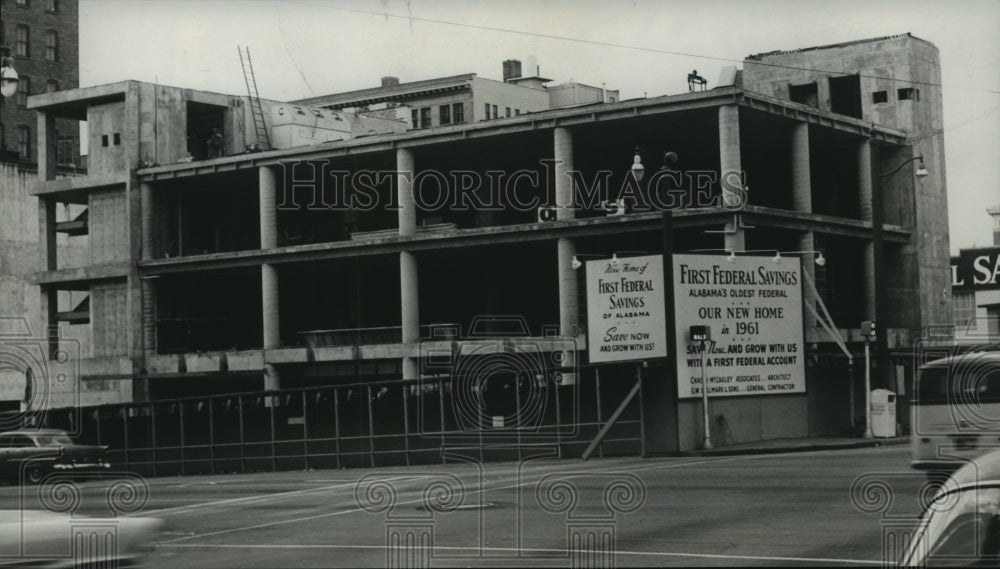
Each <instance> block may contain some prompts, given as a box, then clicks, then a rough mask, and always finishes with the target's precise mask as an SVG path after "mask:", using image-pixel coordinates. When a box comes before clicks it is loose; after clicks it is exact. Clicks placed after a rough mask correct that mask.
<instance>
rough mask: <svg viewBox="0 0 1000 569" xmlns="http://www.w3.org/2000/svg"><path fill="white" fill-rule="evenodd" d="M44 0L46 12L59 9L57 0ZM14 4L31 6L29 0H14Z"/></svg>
mask: <svg viewBox="0 0 1000 569" xmlns="http://www.w3.org/2000/svg"><path fill="white" fill-rule="evenodd" d="M44 1H45V11H46V12H58V11H59V0H44ZM14 4H15V5H17V6H18V7H19V8H28V7H30V6H31V0H15V2H14Z"/></svg>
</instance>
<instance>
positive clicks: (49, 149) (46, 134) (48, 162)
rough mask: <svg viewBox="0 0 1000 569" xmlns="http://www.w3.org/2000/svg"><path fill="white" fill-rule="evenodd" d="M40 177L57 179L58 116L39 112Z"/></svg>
mask: <svg viewBox="0 0 1000 569" xmlns="http://www.w3.org/2000/svg"><path fill="white" fill-rule="evenodd" d="M38 179H39V181H42V182H44V181H47V180H55V179H56V117H55V116H54V115H53V114H52V113H47V112H39V113H38Z"/></svg>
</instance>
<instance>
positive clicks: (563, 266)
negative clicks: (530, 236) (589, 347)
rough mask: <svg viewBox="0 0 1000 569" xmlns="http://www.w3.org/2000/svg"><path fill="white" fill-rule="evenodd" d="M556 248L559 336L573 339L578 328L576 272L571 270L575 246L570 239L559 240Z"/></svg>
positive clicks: (577, 332) (578, 311)
mask: <svg viewBox="0 0 1000 569" xmlns="http://www.w3.org/2000/svg"><path fill="white" fill-rule="evenodd" d="M556 246H557V248H558V263H559V270H558V279H559V335H561V336H573V337H575V336H576V335H577V334H579V328H580V310H579V307H578V306H577V304H578V302H577V299H578V296H577V295H578V291H577V280H576V271H574V270H573V255H576V244H575V243H573V241H572V240H570V239H566V238H560V239H559V241H558V242H557V243H556Z"/></svg>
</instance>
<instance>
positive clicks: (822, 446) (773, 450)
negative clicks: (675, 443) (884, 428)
mask: <svg viewBox="0 0 1000 569" xmlns="http://www.w3.org/2000/svg"><path fill="white" fill-rule="evenodd" d="M909 442H910V439H909V437H895V438H891V439H860V440H858V441H850V442H826V443H824V442H807V443H804V444H795V445H788V446H774V447H750V448H740V449H734V448H726V447H722V448H718V449H712V450H692V451H687V452H682V453H679V454H678V456H736V455H754V454H781V453H788V452H809V451H817V450H838V449H855V448H869V447H881V446H898V445H904V444H908V443H909Z"/></svg>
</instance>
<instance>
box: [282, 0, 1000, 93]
mask: <svg viewBox="0 0 1000 569" xmlns="http://www.w3.org/2000/svg"><path fill="white" fill-rule="evenodd" d="M295 1H297V2H299V3H303V4H309V5H311V6H323V7H326V8H330V9H332V10H338V11H342V12H352V13H355V14H365V15H369V16H381V17H384V18H386V19H388V18H397V19H403V20H408V21H410V23H411V31H412V22H415V21H416V22H425V23H430V24H441V25H446V26H456V27H461V28H469V29H474V30H484V31H492V32H500V33H507V34H517V35H524V36H530V37H536V38H542V39H552V40H559V41H568V42H574V43H582V44H588V45H596V46H602V47H613V48H618V49H630V50H635V51H644V52H648V53H658V54H663V55H675V56H680V57H692V58H698V59H708V60H713V61H724V62H727V63H744V62H746V61H748V60H749V59H735V58H732V57H721V56H715V55H706V54H701V53H690V52H682V51H674V50H669V49H661V48H654V47H646V46H640V45H629V44H622V43H616V42H607V41H598V40H592V39H583V38H576V37H572V36H561V35H556V34H548V33H542V32H529V31H526V30H517V29H513V28H501V27H497V26H487V25H483V24H470V23H467V22H455V21H451V20H441V19H437V18H426V17H421V16H414V15H413V14H412V12H411V13H410V14H409V15H403V14H393V13H390V12H388V10H386V11H383V12H376V11H374V10H362V9H359V8H347V7H343V6H333V5H329V4H314V3H311V2H306V1H305V0H295ZM383 5H385V4H384V3H383ZM407 9H408V11H409V10H410V6H409V3H408V2H407ZM781 53H785V52H776V54H781ZM787 53H795V50H791V51H789V52H787ZM761 55H768V54H761ZM751 61H753V64H754V65H760V66H764V67H774V68H778V69H791V70H796V71H810V72H812V73H817V72H818V73H829V74H835V75H858V76H859V77H864V78H867V79H882V80H887V81H893V82H897V83H908V84H912V85H924V86H929V87H942V88H950V89H963V90H967V91H980V92H985V93H991V94H997V95H1000V90H997V89H983V88H979V87H965V86H958V85H945V84H943V83H937V82H932V81H918V80H916V79H901V78H899V77H892V76H887V75H869V74H859V73H856V72H854V71H844V70H833V69H820V68H815V67H800V66H796V65H788V64H781V63H771V62H763V61H760V60H751Z"/></svg>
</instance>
